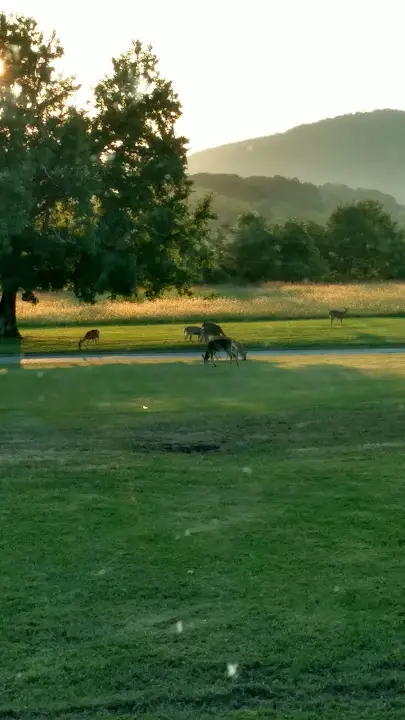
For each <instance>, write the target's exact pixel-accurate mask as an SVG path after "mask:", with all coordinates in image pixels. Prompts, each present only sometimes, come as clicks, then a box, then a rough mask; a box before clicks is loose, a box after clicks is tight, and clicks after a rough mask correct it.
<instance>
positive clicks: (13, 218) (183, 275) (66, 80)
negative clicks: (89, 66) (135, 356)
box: [0, 13, 212, 336]
mask: <svg viewBox="0 0 405 720" xmlns="http://www.w3.org/2000/svg"><path fill="white" fill-rule="evenodd" d="M62 56H63V48H62V46H61V44H60V41H59V39H58V38H57V36H56V34H55V33H53V34H52V36H51V37H50V38H47V39H45V37H44V35H43V33H42V32H41V31H40V30H39V29H38V26H37V23H36V22H35V20H33V19H32V18H27V17H23V16H6V15H5V14H4V13H3V14H1V15H0V58H1V60H2V63H3V70H4V71H3V75H2V77H1V79H0V198H1V199H2V200H3V203H2V208H3V212H2V218H1V223H0V286H1V289H2V295H1V300H0V335H3V336H18V329H17V321H16V313H15V305H16V295H17V293H18V292H19V291H21V292H22V297H23V298H24V299H26V300H28V301H31V302H35V291H36V290H41V289H42V290H43V289H46V290H57V289H61V288H63V287H72V288H73V290H74V292H75V293H76V295H77V296H78V297H80V298H82V299H83V300H86V301H94V300H95V298H96V296H97V294H99V293H104V292H109V293H111V294H112V295H117V294H119V295H131V294H134V293H136V292H137V290H138V289H139V288H140V287H143V288H144V289H145V290H146V292H147V294H148V295H149V296H151V297H153V296H156V295H158V294H159V293H161V292H162V291H163V290H164V289H165V288H167V287H175V288H177V290H178V291H179V292H182V291H183V290H184V289H185V288H187V286H188V284H189V283H190V282H191V281H192V280H193V279H194V277H196V276H197V275H198V272H199V269H200V267H201V262H202V259H203V258H204V256H205V252H206V251H205V249H204V235H205V230H206V223H207V220H209V219H210V218H211V217H212V213H211V209H210V199H209V197H203V198H202V199H201V200H200V201H199V203H198V204H197V206H196V207H195V208H194V210H193V211H190V209H189V204H188V198H189V194H190V192H191V185H190V181H189V180H188V177H187V160H186V144H187V141H186V139H185V138H183V137H177V135H176V132H175V123H176V121H177V119H178V118H179V117H180V114H181V106H180V102H179V99H178V97H177V95H176V94H175V92H174V90H173V88H172V85H171V83H170V82H169V81H167V80H165V79H163V78H162V77H161V76H160V74H159V70H158V61H157V58H156V56H155V55H154V54H153V52H152V49H151V48H150V47H146V48H145V47H143V46H142V44H141V43H139V42H134V43H133V44H132V45H131V47H130V49H129V50H128V51H127V52H126V53H124V54H122V55H121V56H120V57H118V58H116V59H113V61H112V72H111V73H110V74H109V75H108V76H107V77H105V78H104V79H102V80H101V81H100V82H99V83H98V85H97V86H96V88H95V92H94V102H93V105H92V111H91V112H90V111H88V110H83V109H80V108H77V107H75V106H74V103H73V100H74V94H75V93H76V91H77V89H78V87H79V86H78V85H77V83H76V81H75V79H74V78H72V77H63V76H62V75H61V74H60V73H58V72H57V64H58V61H59V60H60V59H61V58H62Z"/></svg>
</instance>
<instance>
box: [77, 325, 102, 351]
mask: <svg viewBox="0 0 405 720" xmlns="http://www.w3.org/2000/svg"><path fill="white" fill-rule="evenodd" d="M99 340H100V333H99V331H98V330H88V331H87V332H86V334H85V336H84V337H82V339H81V340H79V350H81V349H82V345H83V343H84V342H90V341H93V342H95V343H98V342H99Z"/></svg>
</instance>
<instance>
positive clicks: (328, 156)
mask: <svg viewBox="0 0 405 720" xmlns="http://www.w3.org/2000/svg"><path fill="white" fill-rule="evenodd" d="M188 166H189V173H190V174H191V175H196V174H199V173H215V174H218V173H219V174H231V175H233V174H236V175H240V176H242V177H251V176H266V177H272V176H274V175H281V176H284V177H285V178H298V179H299V180H300V181H302V182H310V183H313V184H314V185H318V186H319V185H324V184H327V183H332V184H336V185H346V186H349V187H351V188H354V189H355V188H375V189H376V190H380V191H382V192H383V193H387V194H389V195H393V196H394V197H396V198H397V200H399V201H400V202H405V111H402V110H375V111H373V112H367V113H356V114H353V115H340V116H338V117H335V118H328V119H326V120H320V121H319V122H315V123H312V124H310V125H299V126H298V127H295V128H292V129H291V130H287V132H285V133H278V134H276V135H269V136H267V137H261V138H252V139H251V140H243V141H241V142H238V143H231V144H229V145H221V146H219V147H216V148H210V149H209V150H203V151H201V152H198V153H194V154H192V155H190V157H189V160H188Z"/></svg>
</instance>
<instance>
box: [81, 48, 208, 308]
mask: <svg viewBox="0 0 405 720" xmlns="http://www.w3.org/2000/svg"><path fill="white" fill-rule="evenodd" d="M180 115H181V105H180V102H179V99H178V97H177V95H176V94H175V93H174V91H173V88H172V84H171V83H170V82H168V81H167V80H164V79H163V78H162V77H161V76H160V74H159V70H158V61H157V58H156V56H155V55H154V54H153V52H152V50H151V48H150V47H147V48H143V46H142V45H141V43H139V42H134V43H133V44H132V46H131V48H130V49H129V51H128V52H126V53H124V54H123V55H121V56H120V57H119V58H117V59H114V60H113V71H112V73H111V74H110V75H108V76H107V77H105V78H104V80H102V81H101V82H100V83H99V84H98V85H97V86H96V88H95V115H94V117H93V121H92V127H91V137H92V142H93V153H94V156H95V157H96V158H97V162H98V169H99V177H100V188H99V191H98V237H99V241H100V248H99V255H98V262H97V263H94V261H93V260H92V258H91V257H90V258H89V257H87V256H84V257H83V263H82V264H80V265H79V266H78V268H77V278H76V283H75V287H76V290H77V292H78V294H79V295H82V296H86V295H88V294H89V293H90V294H92V295H93V296H94V295H95V294H96V293H97V292H104V291H109V292H110V293H112V294H113V295H116V294H120V295H124V296H125V295H132V294H135V293H136V291H137V289H138V288H139V287H142V288H143V289H144V290H145V292H146V295H147V296H148V297H156V296H157V295H159V294H160V293H161V292H162V291H163V290H164V289H165V288H167V287H175V288H176V289H177V290H178V291H179V292H182V291H184V289H186V288H187V286H188V284H189V283H190V282H192V281H193V280H197V279H199V278H200V276H201V265H202V263H203V262H204V258H205V256H206V246H205V243H204V235H205V233H206V223H207V221H208V220H209V219H211V218H212V217H213V215H212V213H211V201H210V198H209V197H208V196H207V197H204V198H202V200H200V202H198V203H197V205H196V207H195V209H194V211H193V212H190V210H189V203H188V199H189V195H190V192H191V188H192V184H191V182H190V180H189V179H188V175H187V157H186V144H187V141H186V139H185V138H183V137H177V135H176V131H175V124H176V121H177V120H178V119H179V117H180Z"/></svg>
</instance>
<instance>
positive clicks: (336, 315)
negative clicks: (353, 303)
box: [329, 308, 349, 326]
mask: <svg viewBox="0 0 405 720" xmlns="http://www.w3.org/2000/svg"><path fill="white" fill-rule="evenodd" d="M348 309H349V308H345V309H344V310H329V317H330V324H331V326H332V325H333V321H334V320H340V324H342V322H343V318H344V316H345V315H346V313H347V311H348Z"/></svg>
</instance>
